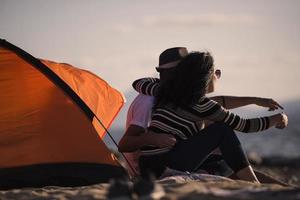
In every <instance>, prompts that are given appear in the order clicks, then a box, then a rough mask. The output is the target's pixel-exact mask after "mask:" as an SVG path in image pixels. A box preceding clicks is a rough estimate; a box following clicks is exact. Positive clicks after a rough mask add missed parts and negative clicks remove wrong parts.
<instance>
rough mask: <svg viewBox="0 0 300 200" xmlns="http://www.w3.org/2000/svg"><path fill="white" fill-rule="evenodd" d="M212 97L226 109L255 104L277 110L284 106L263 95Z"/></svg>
mask: <svg viewBox="0 0 300 200" xmlns="http://www.w3.org/2000/svg"><path fill="white" fill-rule="evenodd" d="M210 99H212V100H214V101H216V102H218V103H219V104H221V105H222V106H223V107H224V108H226V109H234V108H239V107H242V106H247V105H251V104H255V105H258V106H262V107H267V108H269V110H270V111H273V110H277V109H279V108H281V109H283V107H282V106H281V105H280V104H279V103H278V102H276V101H275V100H273V99H271V98H261V97H237V96H214V97H210Z"/></svg>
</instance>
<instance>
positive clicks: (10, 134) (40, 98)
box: [0, 40, 124, 186]
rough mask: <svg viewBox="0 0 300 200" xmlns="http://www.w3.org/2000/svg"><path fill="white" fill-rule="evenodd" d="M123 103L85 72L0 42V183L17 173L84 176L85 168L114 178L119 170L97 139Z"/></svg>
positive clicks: (101, 135) (99, 174) (107, 87)
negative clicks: (37, 172) (32, 172)
mask: <svg viewBox="0 0 300 200" xmlns="http://www.w3.org/2000/svg"><path fill="white" fill-rule="evenodd" d="M123 104H124V98H123V96H122V94H121V93H120V92H118V91H117V90H115V89H114V88H112V87H110V86H109V85H108V84H107V83H106V82H105V81H104V80H102V79H100V78H99V77H97V76H96V75H94V74H92V73H91V72H88V71H86V70H82V69H79V68H76V67H73V66H71V65H68V64H60V63H55V62H51V61H47V60H38V59H36V58H34V57H33V56H31V55H29V54H28V53H26V52H25V51H23V50H21V49H19V48H18V47H16V46H14V45H12V44H10V43H8V42H6V41H5V40H0V106H1V109H0V180H1V181H0V183H5V180H7V179H8V178H9V177H10V175H9V174H11V175H12V176H13V177H14V179H15V178H18V177H16V176H15V175H14V173H15V172H16V171H17V172H19V173H21V172H22V170H23V169H29V171H30V170H32V169H39V170H38V171H40V172H41V173H40V174H51V173H56V172H58V171H59V172H62V174H66V172H71V171H72V169H75V168H76V169H77V171H78V170H79V169H80V170H81V172H82V173H78V174H87V173H88V172H87V171H86V170H87V169H90V165H91V164H92V165H93V167H92V168H93V169H95V166H97V167H98V169H99V170H100V171H97V170H94V171H97V174H96V176H97V177H98V176H100V179H101V176H102V177H105V178H104V179H108V178H109V177H114V176H116V175H118V176H119V175H120V174H122V173H123V169H122V167H121V166H120V164H119V163H118V162H117V161H116V160H115V159H114V157H113V155H112V154H111V152H110V151H109V149H108V148H107V147H106V146H105V144H104V142H103V141H102V138H101V137H103V136H104V134H105V129H107V128H108V127H109V125H110V124H111V122H112V121H113V119H114V117H115V116H116V115H117V113H118V112H119V110H120V109H121V107H122V106H123ZM103 126H104V127H105V128H103ZM51 166H52V167H51ZM53 166H54V167H53ZM79 166H82V167H81V168H80V167H79ZM84 166H85V167H86V166H89V167H87V168H85V167H84ZM72 167H73V168H72ZM97 167H96V168H97ZM43 169H47V170H46V171H45V172H43ZM51 169H53V170H52V172H51V173H50V171H51ZM58 169H59V170H58ZM85 169H86V170H85ZM101 169H102V170H104V171H103V172H102V173H101ZM80 170H79V171H80ZM29 171H27V172H29ZM25 172H26V170H25ZM25 172H24V173H25ZM46 172H47V173H46ZM73 172H74V170H73V171H72V173H70V174H74V173H73ZM85 172H87V173H85ZM104 173H105V174H104ZM12 176H11V177H12ZM26 176H27V177H28V174H27V175H26ZM3 177H5V179H3ZM20 177H22V176H21V175H20ZM90 177H92V176H90ZM83 178H85V177H84V176H83ZM38 179H41V180H42V178H41V176H40V177H38ZM8 182H9V181H7V183H8ZM0 186H1V185H0Z"/></svg>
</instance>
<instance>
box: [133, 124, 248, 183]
mask: <svg viewBox="0 0 300 200" xmlns="http://www.w3.org/2000/svg"><path fill="white" fill-rule="evenodd" d="M218 147H219V148H220V150H221V152H222V156H223V158H224V160H225V162H226V163H227V164H228V165H229V166H230V168H231V169H232V170H233V171H234V172H237V171H239V170H240V169H242V168H244V167H247V166H248V165H249V161H248V159H247V157H246V155H245V153H244V151H243V149H242V146H241V143H240V141H239V139H238V138H237V136H236V135H235V133H234V131H233V130H232V129H231V128H230V127H228V126H227V125H225V124H224V123H214V124H212V125H210V126H209V127H207V128H205V129H203V130H201V131H200V132H199V133H198V134H196V135H194V136H192V137H190V138H188V139H187V140H178V141H177V143H176V145H175V146H174V147H173V148H172V149H171V150H170V151H169V152H167V153H163V154H158V155H151V156H141V157H140V160H139V164H140V170H141V175H142V176H144V177H147V176H149V174H150V173H153V174H155V175H156V177H159V176H160V175H161V174H162V173H163V171H164V170H165V168H166V167H169V168H172V169H176V170H180V171H188V172H194V171H196V170H198V169H199V168H201V165H202V164H203V163H204V161H205V160H206V159H207V158H208V156H209V155H210V154H211V152H212V151H213V150H215V149H216V148H218Z"/></svg>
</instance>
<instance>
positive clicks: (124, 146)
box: [119, 134, 147, 152]
mask: <svg viewBox="0 0 300 200" xmlns="http://www.w3.org/2000/svg"><path fill="white" fill-rule="evenodd" d="M145 143H147V140H146V137H145V134H141V135H139V136H126V135H125V136H123V137H122V139H121V140H120V142H119V151H120V152H133V151H138V150H139V149H140V148H141V147H142V146H144V145H145Z"/></svg>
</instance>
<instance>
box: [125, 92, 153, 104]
mask: <svg viewBox="0 0 300 200" xmlns="http://www.w3.org/2000/svg"><path fill="white" fill-rule="evenodd" d="M153 103H154V97H153V96H148V95H143V94H138V95H137V96H136V97H135V99H134V100H133V102H132V103H131V104H151V105H152V104H153Z"/></svg>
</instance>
